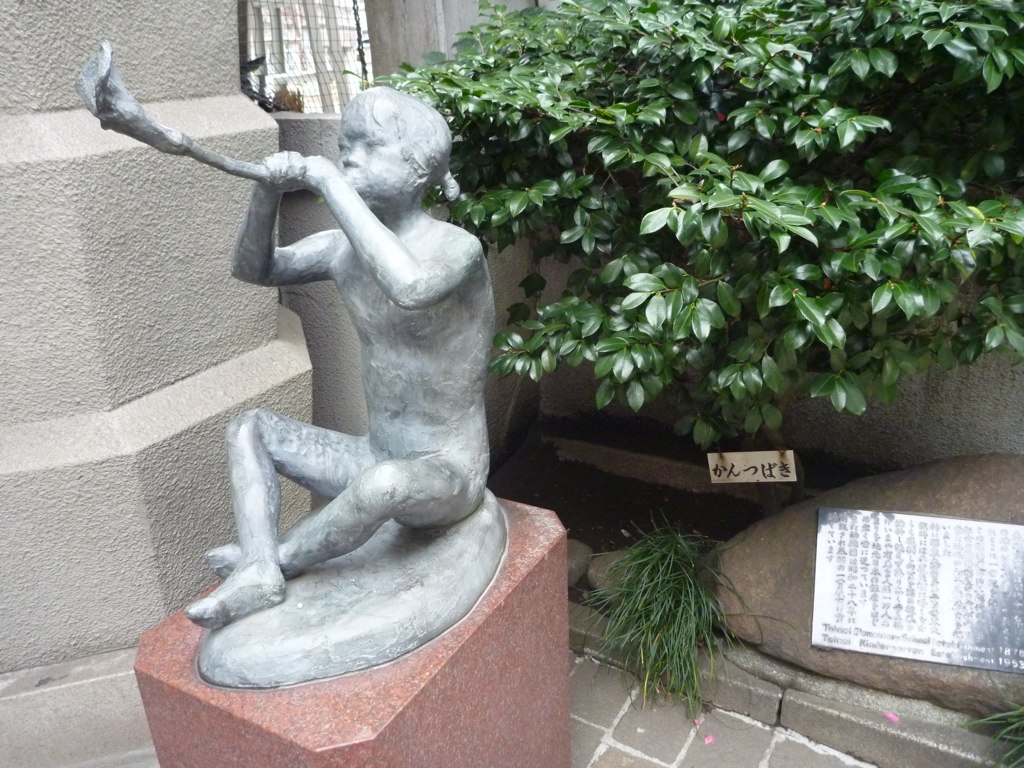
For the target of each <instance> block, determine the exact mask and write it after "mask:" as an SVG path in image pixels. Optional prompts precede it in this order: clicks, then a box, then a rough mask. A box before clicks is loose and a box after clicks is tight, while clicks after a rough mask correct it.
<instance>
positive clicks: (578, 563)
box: [566, 539, 594, 587]
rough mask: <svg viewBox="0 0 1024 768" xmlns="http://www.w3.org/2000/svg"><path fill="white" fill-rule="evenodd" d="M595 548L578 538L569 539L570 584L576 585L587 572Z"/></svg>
mask: <svg viewBox="0 0 1024 768" xmlns="http://www.w3.org/2000/svg"><path fill="white" fill-rule="evenodd" d="M593 556H594V550H593V549H591V548H590V547H589V546H587V545H586V544H584V543H583V542H582V541H579V540H578V539H569V542H568V551H567V553H566V561H567V564H568V566H569V586H570V587H572V586H575V585H576V582H578V581H579V580H580V579H581V578H583V574H585V573H586V572H587V567H588V566H589V565H590V558H592V557H593Z"/></svg>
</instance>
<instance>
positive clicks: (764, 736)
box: [570, 655, 870, 768]
mask: <svg viewBox="0 0 1024 768" xmlns="http://www.w3.org/2000/svg"><path fill="white" fill-rule="evenodd" d="M571 682H572V706H571V713H572V714H571V716H570V717H571V719H572V768H849V767H850V766H858V767H860V768H868V767H869V765H870V764H869V763H864V762H861V761H859V760H856V759H854V758H852V757H849V756H847V755H843V754H841V753H839V752H836V751H835V750H832V749H829V748H828V747H825V746H822V745H820V744H816V743H814V742H812V741H810V740H808V739H806V738H804V737H803V736H801V735H799V734H797V733H795V732H793V731H789V730H787V729H785V728H781V727H769V726H767V725H764V724H763V723H760V722H758V721H757V720H754V719H752V718H750V717H746V716H743V715H739V714H736V713H732V712H726V711H725V710H721V709H710V710H706V711H702V712H700V713H699V714H698V715H697V716H696V717H694V716H692V715H691V714H688V713H687V711H686V707H685V706H683V705H682V704H681V703H679V702H674V701H666V702H661V703H659V704H657V705H654V706H652V705H651V704H648V705H647V706H646V707H642V706H641V703H640V701H639V700H638V692H637V688H636V685H635V683H634V679H633V677H632V676H630V675H628V674H626V673H625V672H622V671H621V670H618V669H615V668H613V667H608V666H605V665H603V664H601V663H599V662H597V661H595V660H594V659H592V658H590V657H588V656H575V655H574V656H573V665H572V678H571Z"/></svg>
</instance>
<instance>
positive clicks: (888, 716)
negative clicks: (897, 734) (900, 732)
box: [882, 712, 900, 723]
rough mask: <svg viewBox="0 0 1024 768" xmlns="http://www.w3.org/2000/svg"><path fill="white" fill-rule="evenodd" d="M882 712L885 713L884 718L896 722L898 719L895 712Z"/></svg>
mask: <svg viewBox="0 0 1024 768" xmlns="http://www.w3.org/2000/svg"><path fill="white" fill-rule="evenodd" d="M882 714H883V715H885V719H886V720H889V721H890V722H893V723H898V722H899V721H900V716H899V715H897V714H896V713H895V712H883V713H882Z"/></svg>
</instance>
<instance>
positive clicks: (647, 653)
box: [594, 527, 725, 712]
mask: <svg viewBox="0 0 1024 768" xmlns="http://www.w3.org/2000/svg"><path fill="white" fill-rule="evenodd" d="M714 547H715V544H714V542H713V541H712V540H710V539H708V538H706V537H704V536H697V535H686V534H682V533H679V532H678V531H676V530H675V529H672V528H669V527H662V528H659V529H657V530H655V531H654V532H652V533H650V534H646V535H644V536H643V537H642V538H641V539H640V540H639V541H637V543H636V544H634V545H633V546H631V547H629V548H628V549H626V550H625V551H624V552H623V555H622V557H621V559H619V560H618V561H616V562H615V563H614V564H613V565H612V566H611V567H610V568H609V572H608V586H607V587H605V588H604V589H602V590H599V591H598V592H597V593H596V595H595V598H594V600H595V602H596V603H597V605H598V607H599V608H601V610H602V611H603V612H604V613H605V614H606V615H607V617H608V628H607V630H606V632H605V635H604V638H603V640H604V644H605V648H606V649H608V650H609V651H612V652H619V653H620V654H622V655H623V656H624V657H625V658H624V661H625V663H626V666H627V667H628V668H629V669H631V670H634V671H635V672H636V673H637V675H638V677H639V679H640V683H641V687H642V692H643V698H644V702H645V703H646V702H647V700H648V699H650V698H652V697H654V696H656V695H657V694H658V693H659V692H663V693H667V694H672V695H675V696H679V697H681V698H683V699H685V700H686V702H687V705H688V706H689V708H690V710H691V711H692V712H695V711H696V710H697V709H698V708H699V706H700V703H701V690H700V678H701V669H700V655H699V654H700V650H701V649H704V650H705V651H706V652H707V655H708V657H709V659H710V660H711V662H712V667H713V665H714V660H715V657H716V655H717V652H718V642H719V639H720V636H719V634H718V633H717V630H718V629H720V628H724V626H725V615H724V614H723V613H722V609H721V606H720V605H719V603H718V600H717V598H716V596H715V585H716V583H717V582H718V578H719V574H718V572H717V571H716V569H715V567H714V562H715V561H714Z"/></svg>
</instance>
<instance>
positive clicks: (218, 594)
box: [185, 563, 285, 629]
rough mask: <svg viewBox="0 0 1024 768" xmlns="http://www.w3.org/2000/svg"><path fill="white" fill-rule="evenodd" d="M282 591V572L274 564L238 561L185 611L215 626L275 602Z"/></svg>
mask: <svg viewBox="0 0 1024 768" xmlns="http://www.w3.org/2000/svg"><path fill="white" fill-rule="evenodd" d="M284 594H285V586H284V576H282V575H281V570H280V569H279V568H278V567H277V565H275V564H273V563H269V564H267V563H251V564H248V565H240V566H238V567H237V568H235V570H234V571H233V572H232V573H231V575H230V576H228V578H227V580H225V582H224V583H223V584H221V585H220V586H219V587H217V589H215V590H214V591H213V592H212V593H211V594H210V595H208V596H207V597H204V598H203V599H202V600H197V601H196V602H194V603H192V605H190V606H188V607H187V608H186V609H185V615H186V616H187V617H188V618H189V619H191V620H192V621H193V622H194V623H196V624H198V625H199V626H201V627H206V628H207V629H217V628H218V627H223V626H224V625H225V624H228V623H230V622H232V621H235V620H236V619H240V618H242V617H243V616H248V615H249V614H250V613H255V612H256V611H262V610H263V609H265V608H271V607H273V606H275V605H278V604H279V603H281V602H283V601H284Z"/></svg>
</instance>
